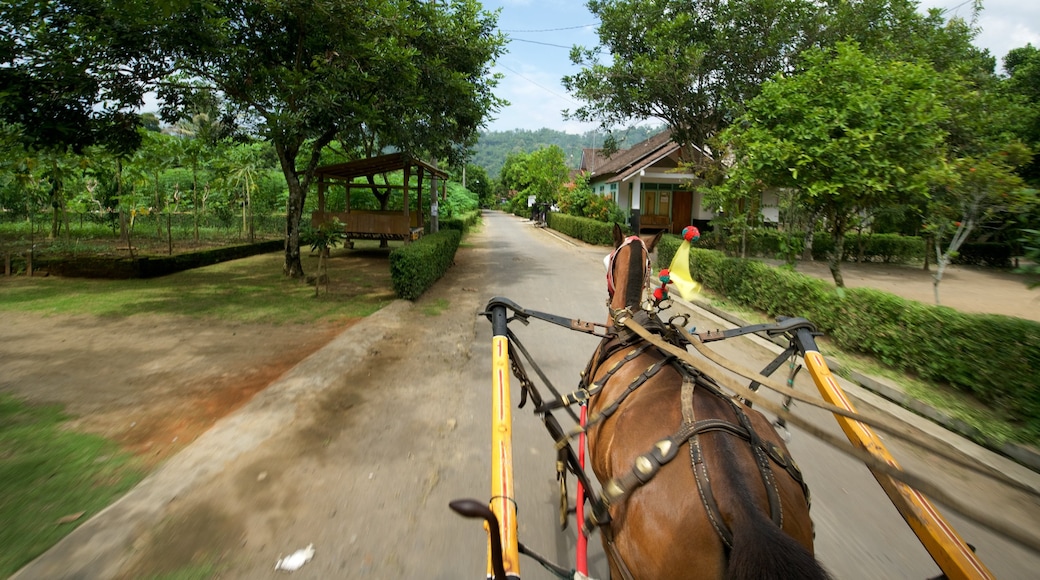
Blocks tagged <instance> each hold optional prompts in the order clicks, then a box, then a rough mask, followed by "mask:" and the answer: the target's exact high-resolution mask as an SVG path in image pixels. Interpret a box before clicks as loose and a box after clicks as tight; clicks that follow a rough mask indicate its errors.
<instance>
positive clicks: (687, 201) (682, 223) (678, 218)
mask: <svg viewBox="0 0 1040 580" xmlns="http://www.w3.org/2000/svg"><path fill="white" fill-rule="evenodd" d="M692 215H693V192H692V191H675V192H672V230H671V231H672V233H673V234H680V233H682V230H683V228H685V227H686V226H688V225H690V223H691V222H690V219H691V216H692Z"/></svg>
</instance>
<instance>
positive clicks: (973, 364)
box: [658, 236, 1040, 437]
mask: <svg viewBox="0 0 1040 580" xmlns="http://www.w3.org/2000/svg"><path fill="white" fill-rule="evenodd" d="M680 242H681V240H680V239H679V238H678V237H677V236H666V237H665V239H664V240H662V243H661V244H659V246H658V264H659V265H662V266H664V265H667V264H668V263H670V262H671V259H672V256H674V255H675V249H676V248H678V246H679V243H680ZM690 272H691V274H692V275H693V277H694V278H696V279H697V280H698V281H699V282H700V283H701V284H703V285H704V286H705V287H706V288H710V289H711V290H713V291H715V292H718V293H720V294H722V295H724V296H726V297H727V298H728V299H731V300H734V301H737V302H739V303H741V304H745V305H747V306H750V307H753V308H756V309H758V310H762V311H765V312H767V313H768V314H770V315H771V316H777V315H786V316H801V317H804V318H807V319H808V320H811V321H812V322H814V323H815V324H816V325H817V327H819V329H820V330H821V331H823V332H824V333H826V334H828V335H829V336H830V337H831V338H832V339H834V341H835V342H836V343H837V344H838V346H840V347H841V348H843V349H845V350H848V351H851V352H859V353H863V354H867V355H871V356H873V357H875V358H877V359H878V360H880V361H881V362H883V363H885V364H887V365H889V366H892V367H894V368H897V369H900V370H903V371H906V372H909V373H913V374H915V375H917V376H919V377H922V378H924V379H928V380H932V381H936V382H940V383H946V384H949V385H952V386H954V387H955V388H958V389H960V390H963V391H965V392H968V393H970V394H972V395H974V396H975V397H977V398H978V399H979V400H980V401H983V402H985V403H986V404H988V405H990V406H992V407H993V408H994V409H997V410H1000V411H1002V412H1005V413H1007V414H1008V415H1009V416H1010V417H1012V418H1013V419H1015V420H1017V421H1021V422H1022V423H1023V424H1024V425H1025V427H1026V430H1027V431H1029V432H1030V433H1032V434H1033V436H1034V437H1036V436H1040V384H1038V380H1037V375H1036V369H1038V368H1040V323H1036V322H1033V321H1029V320H1024V319H1019V318H1013V317H1009V316H999V315H988V314H986V315H983V314H966V313H962V312H958V311H956V310H953V309H951V308H946V307H942V306H932V305H928V304H923V303H920V302H916V301H913V300H905V299H903V298H900V297H898V296H895V295H892V294H889V293H887V292H881V291H879V290H873V289H868V288H848V289H845V290H844V292H843V293H842V294H843V295H839V294H838V293H837V292H836V291H835V289H834V286H833V285H832V284H830V283H829V282H824V281H822V280H817V279H815V278H811V277H809V276H805V275H803V274H800V273H798V272H794V271H792V270H787V269H784V268H773V267H770V266H768V265H765V264H763V263H761V262H756V261H754V260H741V259H738V258H727V257H725V256H723V255H722V254H721V253H720V252H716V251H712V250H700V249H691V251H690Z"/></svg>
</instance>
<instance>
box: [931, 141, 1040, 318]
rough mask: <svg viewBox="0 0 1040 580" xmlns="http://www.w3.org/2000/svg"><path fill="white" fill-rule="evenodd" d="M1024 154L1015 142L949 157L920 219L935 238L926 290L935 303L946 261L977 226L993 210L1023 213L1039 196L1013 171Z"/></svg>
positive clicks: (1026, 150)
mask: <svg viewBox="0 0 1040 580" xmlns="http://www.w3.org/2000/svg"><path fill="white" fill-rule="evenodd" d="M1029 158H1030V154H1029V151H1028V149H1027V148H1026V147H1025V146H1023V145H1022V144H1020V143H1013V144H1010V145H1009V146H1008V147H1006V148H1005V149H1004V150H1003V151H999V152H995V153H993V154H990V155H987V156H985V157H961V158H959V159H956V160H954V161H953V163H952V164H951V167H950V171H949V172H947V173H946V174H945V176H944V179H943V180H942V183H941V186H940V187H937V188H936V189H935V191H934V192H933V194H932V196H931V199H930V200H929V203H928V210H929V211H928V218H927V219H928V222H927V224H926V225H927V229H928V230H929V232H930V233H931V234H932V236H933V237H934V240H935V244H934V245H935V263H936V270H935V273H934V274H933V275H932V290H933V293H934V296H935V303H936V304H939V303H940V301H939V284H940V283H942V279H943V273H944V272H945V271H946V267H947V266H948V265H949V264H950V262H952V261H953V258H954V257H955V256H956V255H957V251H958V250H959V249H960V247H961V245H963V244H964V242H965V241H967V240H968V236H970V235H971V234H972V233H973V232H974V231H975V229H976V228H977V227H979V226H981V225H982V224H983V223H984V222H986V221H987V220H989V219H993V218H994V217H995V216H996V215H997V214H998V213H999V212H1003V213H1006V214H1011V215H1028V214H1029V213H1031V211H1032V209H1033V208H1035V207H1036V205H1037V203H1038V202H1040V200H1038V199H1037V197H1036V190H1030V189H1026V188H1025V187H1024V186H1025V183H1024V182H1023V181H1022V178H1021V177H1019V176H1018V175H1017V174H1016V173H1015V171H1014V169H1015V167H1017V166H1019V165H1021V164H1023V163H1025V162H1026V161H1027V160H1028V159H1029ZM946 241H948V244H947V246H946V247H945V248H943V247H942V243H943V242H946Z"/></svg>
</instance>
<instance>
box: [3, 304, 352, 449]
mask: <svg viewBox="0 0 1040 580" xmlns="http://www.w3.org/2000/svg"><path fill="white" fill-rule="evenodd" d="M350 324H352V323H346V324H340V325H336V326H333V325H330V324H323V323H322V324H316V325H295V324H294V325H279V326H275V325H270V324H223V323H214V322H213V321H207V320H200V319H191V318H178V317H172V316H151V315H145V316H133V317H129V318H99V317H94V316H40V315H35V314H19V313H4V314H3V324H2V325H0V392H4V393H10V394H13V395H15V396H18V397H20V398H22V399H25V400H27V401H30V402H33V403H58V404H62V405H65V408H66V411H67V412H68V413H69V414H71V415H72V416H73V417H76V419H75V420H74V421H73V422H72V425H71V426H72V427H73V428H76V429H81V430H83V431H87V432H91V433H96V434H98V435H102V436H104V437H107V438H109V439H112V440H114V441H117V442H119V443H120V444H122V445H123V446H124V447H125V448H127V449H128V450H130V451H132V452H134V453H136V454H138V455H139V456H141V457H143V458H144V459H146V460H147V462H148V463H149V464H151V465H157V464H159V463H160V462H162V461H163V460H164V459H166V458H168V457H170V456H171V455H173V454H174V453H176V452H177V451H179V450H180V449H182V448H183V447H184V446H185V445H187V444H189V443H191V442H192V441H194V440H195V439H196V438H197V437H198V436H199V435H200V434H202V433H203V432H205V431H206V430H207V429H209V428H210V427H212V426H213V423H214V422H216V421H217V420H218V419H220V418H221V417H224V416H225V415H227V414H229V413H231V412H232V411H234V410H235V409H237V408H239V407H240V406H242V405H243V404H244V403H246V402H247V401H249V399H250V398H252V396H253V395H255V394H256V393H257V392H259V391H261V390H263V389H264V388H265V387H266V386H267V385H269V384H270V383H271V381H273V380H274V379H276V378H277V377H278V376H280V375H281V374H282V373H284V372H285V371H287V370H289V369H290V368H292V367H293V366H294V365H295V364H296V363H297V362H299V361H300V360H302V359H304V358H306V357H307V356H308V355H310V354H311V353H313V352H314V351H316V350H318V349H319V348H321V347H322V346H324V345H325V344H327V343H328V342H329V340H331V339H332V337H333V336H335V335H336V334H338V333H339V332H342V331H343V330H344V329H345V328H347V327H348V326H349V325H350ZM273 337H277V338H273ZM286 345H288V346H286Z"/></svg>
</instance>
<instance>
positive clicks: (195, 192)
mask: <svg viewBox="0 0 1040 580" xmlns="http://www.w3.org/2000/svg"><path fill="white" fill-rule="evenodd" d="M191 213H192V222H193V224H194V226H195V245H196V246H197V245H199V171H198V167H196V165H195V164H194V163H193V164H192V166H191Z"/></svg>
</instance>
